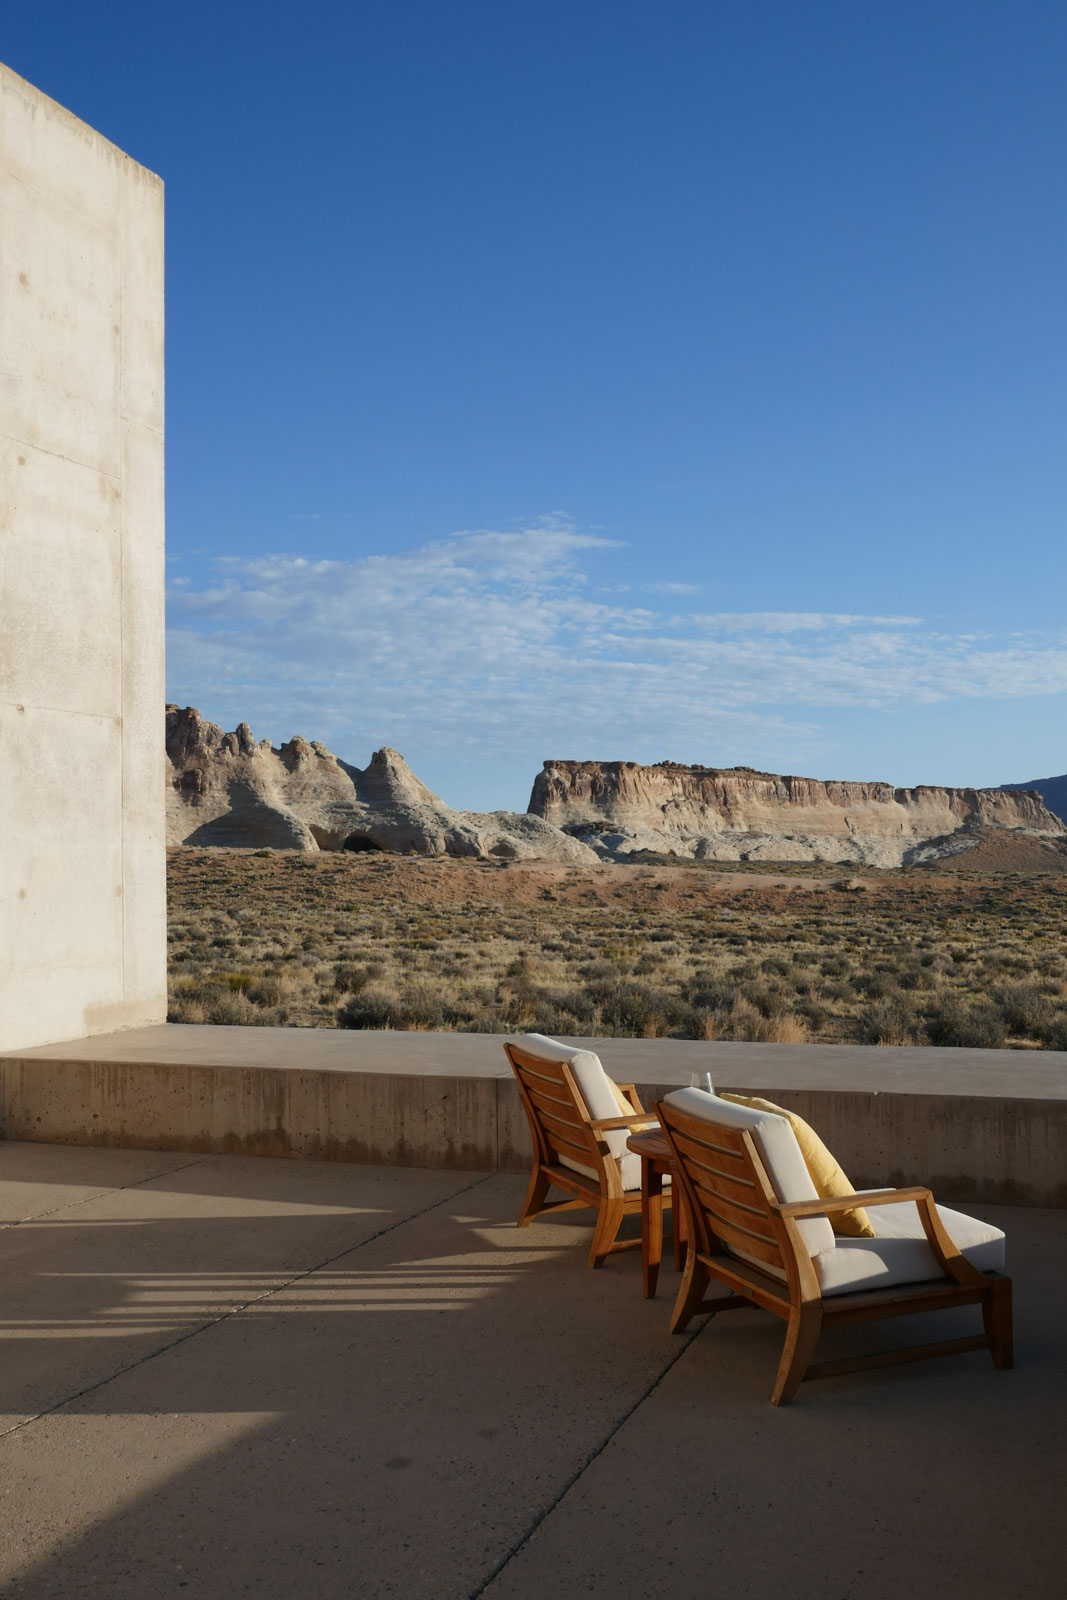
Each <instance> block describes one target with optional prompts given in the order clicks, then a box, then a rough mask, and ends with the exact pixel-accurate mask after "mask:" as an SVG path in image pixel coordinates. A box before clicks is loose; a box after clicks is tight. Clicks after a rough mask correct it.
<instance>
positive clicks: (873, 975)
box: [852, 972, 900, 1000]
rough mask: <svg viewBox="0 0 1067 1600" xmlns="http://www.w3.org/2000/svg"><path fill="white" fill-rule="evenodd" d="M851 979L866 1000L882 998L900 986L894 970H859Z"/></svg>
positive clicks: (894, 991)
mask: <svg viewBox="0 0 1067 1600" xmlns="http://www.w3.org/2000/svg"><path fill="white" fill-rule="evenodd" d="M852 981H853V987H854V988H856V989H858V990H859V992H860V994H864V995H866V996H867V998H868V1000H884V999H885V998H886V996H887V995H891V994H895V993H896V992H897V990H898V989H899V988H900V983H899V982H898V980H897V976H896V973H894V972H859V973H857V974H856V976H855V978H854V979H853V980H852Z"/></svg>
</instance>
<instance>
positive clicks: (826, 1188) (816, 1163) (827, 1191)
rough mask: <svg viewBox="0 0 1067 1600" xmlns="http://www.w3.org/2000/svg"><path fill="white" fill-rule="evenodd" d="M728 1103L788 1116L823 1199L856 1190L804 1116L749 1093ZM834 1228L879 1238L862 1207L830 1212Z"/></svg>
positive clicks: (847, 1235)
mask: <svg viewBox="0 0 1067 1600" xmlns="http://www.w3.org/2000/svg"><path fill="white" fill-rule="evenodd" d="M722 1099H724V1100H732V1101H733V1102H734V1103H735V1105H739V1106H750V1107H751V1108H752V1110H753V1111H773V1112H774V1114H775V1115H776V1116H779V1117H784V1118H785V1119H786V1121H787V1122H788V1123H789V1124H790V1126H791V1127H792V1129H793V1132H794V1133H795V1134H796V1136H797V1144H798V1145H799V1146H800V1153H801V1155H802V1156H803V1157H804V1165H805V1166H806V1167H807V1169H808V1176H809V1177H810V1178H811V1181H812V1183H813V1184H814V1185H815V1193H816V1194H817V1195H818V1196H819V1199H820V1200H833V1199H835V1198H836V1197H837V1196H838V1195H841V1194H852V1193H853V1192H854V1191H853V1188H852V1185H851V1183H849V1181H848V1179H847V1178H846V1176H845V1174H844V1173H843V1172H842V1170H841V1164H840V1162H839V1161H837V1160H836V1158H835V1157H834V1156H832V1155H831V1154H830V1152H829V1150H827V1148H826V1146H825V1145H824V1144H823V1142H822V1140H821V1139H820V1138H819V1135H818V1134H817V1133H816V1132H815V1129H814V1128H812V1127H811V1126H810V1125H809V1124H808V1123H806V1122H805V1121H804V1118H803V1117H798V1116H797V1114H796V1112H795V1111H787V1110H786V1109H785V1107H784V1106H776V1105H775V1104H774V1102H773V1101H772V1100H761V1099H760V1097H759V1096H758V1095H749V1094H724V1095H723V1096H722ZM829 1216H830V1226H831V1227H832V1228H833V1230H834V1232H835V1233H839V1234H841V1235H842V1237H844V1238H848V1239H873V1238H874V1237H875V1232H874V1228H873V1226H872V1224H871V1219H870V1217H869V1216H868V1215H867V1213H866V1211H865V1210H864V1209H863V1207H862V1206H855V1207H854V1208H853V1209H852V1210H849V1211H832V1212H830V1213H829Z"/></svg>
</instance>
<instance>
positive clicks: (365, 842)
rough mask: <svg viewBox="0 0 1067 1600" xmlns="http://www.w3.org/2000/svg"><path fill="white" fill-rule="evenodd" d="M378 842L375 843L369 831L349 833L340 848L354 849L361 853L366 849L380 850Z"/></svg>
mask: <svg viewBox="0 0 1067 1600" xmlns="http://www.w3.org/2000/svg"><path fill="white" fill-rule="evenodd" d="M381 848H382V847H381V845H380V844H375V842H374V840H373V839H372V838H371V836H370V834H369V833H350V834H349V835H348V837H347V839H345V841H344V842H343V844H342V845H341V849H342V850H354V851H356V852H357V853H362V852H364V851H368V850H377V851H380V850H381Z"/></svg>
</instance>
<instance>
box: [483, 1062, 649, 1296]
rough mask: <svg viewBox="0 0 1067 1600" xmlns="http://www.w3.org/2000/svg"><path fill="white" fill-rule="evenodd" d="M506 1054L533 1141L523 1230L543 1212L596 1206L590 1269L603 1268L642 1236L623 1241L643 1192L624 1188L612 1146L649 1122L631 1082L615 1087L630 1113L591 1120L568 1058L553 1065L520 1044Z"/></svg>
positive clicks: (520, 1222) (520, 1220)
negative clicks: (622, 1231) (559, 1195)
mask: <svg viewBox="0 0 1067 1600" xmlns="http://www.w3.org/2000/svg"><path fill="white" fill-rule="evenodd" d="M557 1048H558V1047H557ZM504 1049H505V1051H506V1052H507V1058H508V1061H509V1062H510V1063H511V1067H512V1071H513V1072H514V1073H515V1078H516V1080H517V1082H518V1086H519V1094H520V1096H521V1097H522V1104H523V1109H524V1110H525V1112H526V1118H527V1121H528V1122H529V1124H530V1139H531V1142H532V1144H533V1169H532V1171H531V1173H530V1187H529V1189H528V1190H527V1192H526V1199H525V1200H524V1201H523V1205H522V1210H521V1211H520V1212H519V1217H518V1226H519V1227H520V1228H524V1227H526V1226H527V1224H528V1223H530V1222H532V1221H533V1219H534V1218H535V1217H539V1216H543V1215H545V1213H546V1212H550V1211H568V1210H574V1209H577V1208H580V1207H583V1206H595V1207H596V1208H597V1221H596V1226H595V1228H594V1230H593V1240H592V1243H591V1245H590V1247H589V1265H590V1266H591V1267H600V1266H602V1265H603V1264H604V1262H605V1260H606V1259H607V1257H608V1256H609V1255H611V1254H612V1253H613V1252H614V1251H616V1250H632V1249H636V1248H638V1247H639V1246H640V1244H641V1240H640V1239H620V1238H619V1237H618V1234H619V1228H620V1226H621V1225H622V1221H623V1218H624V1217H627V1216H630V1215H633V1214H634V1213H636V1212H638V1211H640V1209H641V1194H640V1190H624V1189H623V1186H622V1173H621V1171H620V1167H619V1162H618V1161H617V1160H616V1158H615V1155H614V1154H613V1152H612V1145H611V1143H610V1142H609V1141H614V1143H615V1144H616V1145H618V1144H620V1142H624V1140H625V1137H626V1135H627V1134H628V1133H631V1132H634V1131H636V1130H637V1129H640V1128H646V1127H647V1126H648V1124H649V1121H650V1118H649V1117H648V1116H647V1114H646V1113H645V1112H644V1111H643V1110H642V1109H641V1101H640V1099H639V1098H638V1095H637V1091H636V1089H635V1088H634V1086H633V1084H626V1083H624V1084H620V1085H619V1086H618V1087H619V1090H620V1091H621V1093H622V1094H623V1096H624V1097H625V1098H626V1099H627V1100H628V1101H629V1103H630V1105H631V1107H632V1110H631V1112H629V1113H620V1114H618V1115H615V1116H612V1117H601V1118H599V1119H596V1118H593V1117H592V1116H591V1115H590V1112H589V1108H588V1106H587V1105H586V1102H585V1097H584V1095H583V1094H582V1091H581V1089H580V1087H579V1085H578V1082H577V1080H576V1078H575V1075H574V1073H573V1072H572V1071H571V1068H570V1065H569V1063H568V1062H567V1061H565V1060H563V1061H553V1060H551V1059H550V1058H546V1056H544V1055H537V1054H535V1053H534V1052H533V1051H530V1050H524V1049H523V1047H522V1045H521V1044H510V1043H509V1044H505V1046H504ZM567 1162H577V1163H578V1164H579V1165H580V1166H581V1167H583V1168H585V1171H584V1172H576V1171H575V1170H574V1167H573V1166H568V1165H567ZM551 1189H562V1190H563V1191H564V1192H569V1193H570V1194H571V1195H572V1196H573V1197H574V1198H573V1199H570V1200H549V1199H548V1194H549V1191H550V1190H551Z"/></svg>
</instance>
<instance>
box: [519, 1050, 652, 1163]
mask: <svg viewBox="0 0 1067 1600" xmlns="http://www.w3.org/2000/svg"><path fill="white" fill-rule="evenodd" d="M518 1044H519V1048H520V1049H522V1050H525V1051H526V1053H527V1055H531V1056H540V1057H541V1058H542V1060H544V1061H566V1062H567V1064H568V1065H569V1067H570V1069H571V1072H572V1073H573V1075H574V1081H575V1083H576V1084H577V1085H578V1089H579V1091H580V1093H581V1096H582V1099H583V1100H584V1101H585V1104H586V1109H587V1111H588V1112H589V1115H590V1116H591V1117H592V1119H593V1121H594V1122H598V1121H599V1120H600V1119H601V1117H617V1116H619V1115H620V1114H621V1113H620V1110H619V1102H618V1100H617V1099H616V1098H615V1088H614V1086H613V1085H612V1082H611V1079H610V1078H609V1077H608V1075H607V1073H606V1072H605V1071H604V1068H603V1066H602V1065H601V1061H600V1057H599V1056H598V1055H596V1054H594V1052H593V1051H592V1050H578V1049H576V1048H575V1046H574V1045H572V1044H560V1043H559V1041H558V1040H556V1039H548V1038H546V1037H545V1035H544V1034H543V1033H524V1034H523V1035H522V1037H521V1038H520V1039H519V1041H518ZM648 1120H649V1123H650V1124H655V1121H656V1119H655V1117H652V1116H650V1117H649V1119H648ZM629 1137H630V1134H629V1130H628V1129H626V1128H619V1129H617V1130H616V1129H612V1130H610V1131H609V1132H608V1133H605V1135H604V1138H605V1140H606V1141H607V1146H608V1149H609V1150H610V1151H611V1153H612V1155H613V1156H614V1157H615V1160H616V1161H617V1162H618V1164H619V1178H620V1180H621V1182H622V1186H623V1188H624V1189H640V1187H641V1157H640V1156H636V1155H634V1153H633V1151H632V1150H627V1148H626V1141H627V1139H628V1138H629ZM559 1159H560V1161H561V1162H562V1163H563V1165H564V1166H565V1167H570V1168H571V1170H572V1171H573V1172H581V1173H582V1174H584V1176H585V1177H587V1178H592V1179H593V1180H594V1182H596V1181H599V1173H598V1172H597V1171H596V1169H595V1167H586V1166H583V1165H582V1163H581V1162H580V1161H575V1160H573V1159H572V1158H571V1157H570V1156H565V1155H562V1154H561V1155H560V1158H559ZM668 1182H669V1179H664V1186H665V1187H666V1185H667V1183H668Z"/></svg>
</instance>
